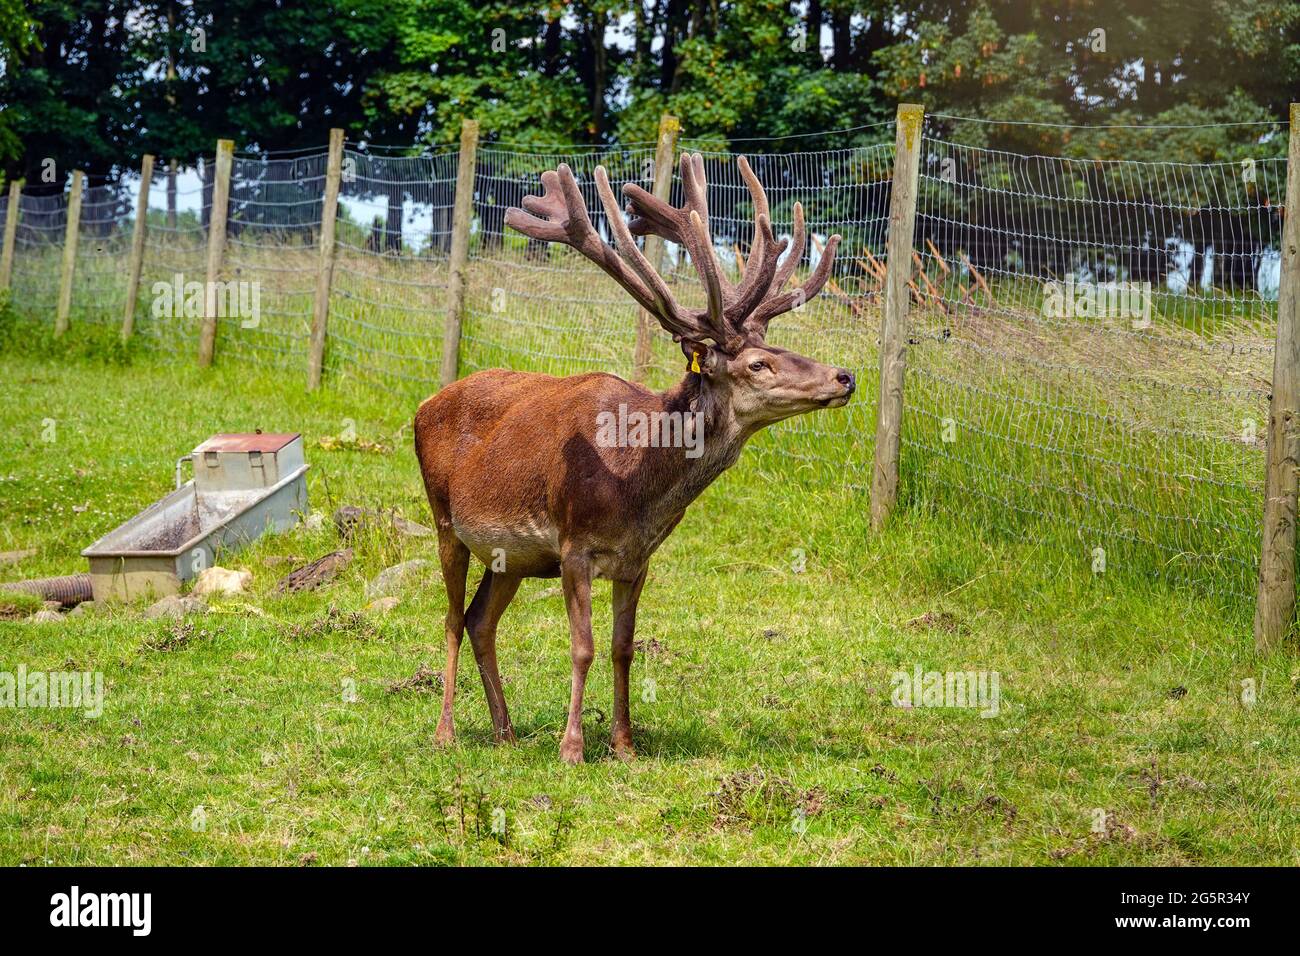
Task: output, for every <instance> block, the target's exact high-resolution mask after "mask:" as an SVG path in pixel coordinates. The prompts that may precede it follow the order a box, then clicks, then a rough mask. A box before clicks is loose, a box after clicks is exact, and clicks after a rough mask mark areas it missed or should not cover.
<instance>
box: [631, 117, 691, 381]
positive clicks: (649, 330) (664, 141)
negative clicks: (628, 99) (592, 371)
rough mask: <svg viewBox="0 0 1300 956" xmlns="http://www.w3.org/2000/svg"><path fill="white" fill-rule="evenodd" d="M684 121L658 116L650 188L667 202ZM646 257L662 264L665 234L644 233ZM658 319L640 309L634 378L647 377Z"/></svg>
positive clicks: (633, 363)
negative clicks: (652, 179) (678, 138)
mask: <svg viewBox="0 0 1300 956" xmlns="http://www.w3.org/2000/svg"><path fill="white" fill-rule="evenodd" d="M681 130H682V124H681V121H680V120H678V119H677V117H676V116H673V115H672V114H671V113H664V114H663V115H662V116H661V117H659V139H658V140H657V142H656V145H655V163H654V170H653V173H654V182H653V187H652V189H651V192H653V193H654V194H655V196H656V197H657V198H659V199H662V200H663V201H664V202H668V201H669V199H670V198H671V194H672V189H673V159H674V158H675V157H676V155H677V137H678V135H679V134H680V133H681ZM645 257H646V258H647V259H649V260H650V264H651V265H652V266H653V267H654V270H655V271H656V272H659V271H660V270H661V268H662V266H663V258H664V240H663V237H662V236H656V235H648V236H646V237H645ZM657 324H658V322H657V321H656V320H655V318H654V316H652V315H651V314H650V313H649V312H647V311H646V310H645V309H638V310H637V318H636V348H635V349H634V350H633V353H632V380H633V381H634V382H643V381H645V376H646V372H647V371H648V370H649V368H650V361H651V359H652V358H653V354H654V353H653V351H652V347H653V346H652V343H653V341H654V340H653V335H654V329H655V326H656V325H657Z"/></svg>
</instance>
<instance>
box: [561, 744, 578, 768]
mask: <svg viewBox="0 0 1300 956" xmlns="http://www.w3.org/2000/svg"><path fill="white" fill-rule="evenodd" d="M560 759H561V760H563V761H564V762H565V763H567V764H570V765H576V764H580V763H582V741H581V740H565V741H564V742H563V743H562V744H560Z"/></svg>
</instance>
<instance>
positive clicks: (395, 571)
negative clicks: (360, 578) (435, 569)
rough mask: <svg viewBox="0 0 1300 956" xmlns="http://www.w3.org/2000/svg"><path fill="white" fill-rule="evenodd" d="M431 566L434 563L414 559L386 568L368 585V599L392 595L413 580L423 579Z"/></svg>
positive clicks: (422, 559)
mask: <svg viewBox="0 0 1300 956" xmlns="http://www.w3.org/2000/svg"><path fill="white" fill-rule="evenodd" d="M431 564H432V562H430V561H426V560H425V559H424V558H414V559H413V560H410V561H403V562H402V563H401V564H394V565H393V566H392V567H391V568H384V570H382V571H380V572H379V574H377V575H376V576H375V579H374V580H373V581H371V582H370V583H369V584H367V585H366V597H378V596H379V595H381V594H391V593H392V592H393V591H397V590H400V589H401V588H403V587H404V586H405V585H406V584H407V583H409V582H410V581H411V580H413V579H416V578H419V577H422V576H423V575H424V574H425V571H426V570H427V569H428V568H429V567H430V565H431Z"/></svg>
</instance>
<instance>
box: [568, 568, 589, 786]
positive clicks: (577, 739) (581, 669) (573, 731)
mask: <svg viewBox="0 0 1300 956" xmlns="http://www.w3.org/2000/svg"><path fill="white" fill-rule="evenodd" d="M560 579H561V582H562V583H563V585H564V604H565V607H566V608H567V609H568V612H569V656H570V658H571V660H572V663H573V684H572V687H571V688H570V691H569V722H568V724H567V725H566V726H565V728H564V739H563V740H562V741H561V742H560V759H561V760H563V761H564V762H565V763H570V764H575V763H582V692H583V690H584V689H585V688H586V686H587V669H588V668H589V667H591V659H592V657H593V655H594V653H595V651H594V649H593V644H592V639H591V563H590V562H589V561H588V560H587V556H586V555H581V556H572V557H566V558H564V560H563V562H562V566H561V569H560Z"/></svg>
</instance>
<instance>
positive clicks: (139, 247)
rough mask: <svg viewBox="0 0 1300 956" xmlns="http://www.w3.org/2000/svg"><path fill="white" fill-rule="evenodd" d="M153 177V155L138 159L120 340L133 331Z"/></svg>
mask: <svg viewBox="0 0 1300 956" xmlns="http://www.w3.org/2000/svg"><path fill="white" fill-rule="evenodd" d="M152 179H153V156H152V155H150V154H149V153H145V154H144V157H143V158H142V159H141V160H140V194H139V198H137V199H136V206H135V233H134V235H132V236H131V258H130V260H129V262H128V263H127V269H126V311H125V312H124V313H123V314H122V341H123V342H125V341H126V340H127V339H129V338H130V337H131V333H133V332H134V331H135V303H136V299H137V298H138V297H139V295H140V272H141V270H142V269H143V268H144V240H145V233H146V232H147V231H148V229H149V184H150V181H151V180H152Z"/></svg>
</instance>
